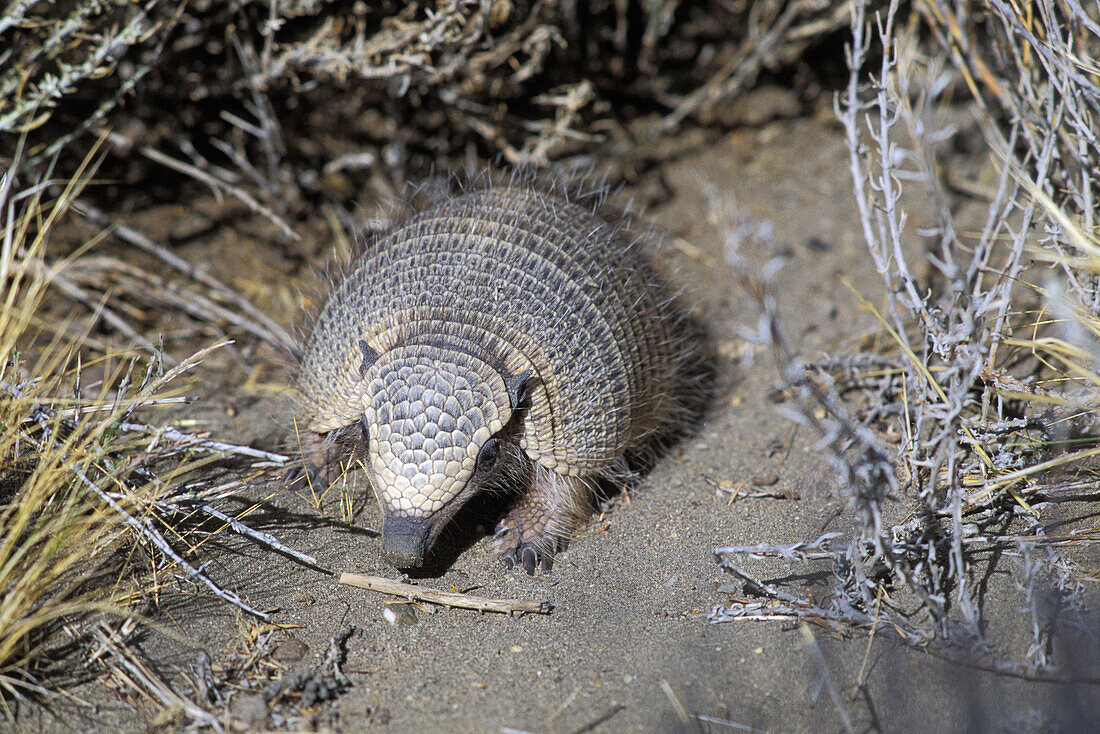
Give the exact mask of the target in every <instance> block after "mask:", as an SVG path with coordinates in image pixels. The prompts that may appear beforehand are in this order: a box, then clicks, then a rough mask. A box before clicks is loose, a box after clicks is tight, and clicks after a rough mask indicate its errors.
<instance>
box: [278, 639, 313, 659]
mask: <svg viewBox="0 0 1100 734" xmlns="http://www.w3.org/2000/svg"><path fill="white" fill-rule="evenodd" d="M307 652H309V645H307V644H306V643H304V642H302V641H301V640H299V639H298V638H297V637H291V638H290V639H289V640H283V641H282V642H280V643H279V644H278V645H276V646H275V649H274V650H273V651H272V652H271V658H272V659H273V660H276V661H277V662H280V663H284V664H286V665H293V664H294V663H298V662H301V660H302V658H304V657H305V656H306V653H307Z"/></svg>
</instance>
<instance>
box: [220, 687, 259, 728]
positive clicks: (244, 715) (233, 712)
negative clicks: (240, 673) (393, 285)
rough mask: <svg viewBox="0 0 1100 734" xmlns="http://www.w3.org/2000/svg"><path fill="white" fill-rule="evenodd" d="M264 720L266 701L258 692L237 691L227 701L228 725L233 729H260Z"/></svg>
mask: <svg viewBox="0 0 1100 734" xmlns="http://www.w3.org/2000/svg"><path fill="white" fill-rule="evenodd" d="M266 722H267V702H266V701H264V697H263V696H261V695H260V694H259V693H244V694H240V693H239V694H237V695H236V696H233V700H231V701H230V702H229V726H230V728H232V729H233V730H234V731H251V730H253V729H262V728H263V727H264V724H265V723H266Z"/></svg>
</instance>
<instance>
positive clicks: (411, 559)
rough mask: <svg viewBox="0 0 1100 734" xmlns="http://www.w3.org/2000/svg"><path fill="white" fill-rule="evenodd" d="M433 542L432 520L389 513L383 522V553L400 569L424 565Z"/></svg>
mask: <svg viewBox="0 0 1100 734" xmlns="http://www.w3.org/2000/svg"><path fill="white" fill-rule="evenodd" d="M431 540H432V522H431V518H423V517H409V516H407V515H393V514H390V513H387V514H386V516H385V518H384V519H383V520H382V551H383V552H384V553H385V554H386V558H387V559H389V562H390V563H392V564H393V565H395V566H397V567H398V568H417V567H419V566H421V565H423V563H424V555H425V554H426V553H427V552H428V548H429V546H430V545H431Z"/></svg>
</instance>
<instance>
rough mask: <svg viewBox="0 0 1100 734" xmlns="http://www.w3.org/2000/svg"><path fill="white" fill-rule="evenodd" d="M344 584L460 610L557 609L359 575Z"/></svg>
mask: <svg viewBox="0 0 1100 734" xmlns="http://www.w3.org/2000/svg"><path fill="white" fill-rule="evenodd" d="M340 583H341V584H346V585H348V586H356V587H358V588H360V589H369V590H370V591H377V592H380V593H382V594H392V595H394V596H403V597H405V598H407V599H416V600H417V601H426V602H431V603H432V604H442V605H443V606H445V607H457V608H459V609H476V610H478V611H479V612H503V613H505V614H511V613H514V612H520V613H521V614H524V613H527V612H530V613H532V614H549V613H550V610H551V609H553V606H552V605H551V604H550V602H547V601H542V602H538V601H524V600H523V599H486V598H484V597H480V596H470V595H469V594H461V593H459V592H457V591H440V590H439V589H428V588H425V587H423V586H415V585H413V584H405V583H402V582H400V581H394V580H393V579H388V578H385V577H383V576H365V575H362V574H358V573H347V572H345V573H342V574H340Z"/></svg>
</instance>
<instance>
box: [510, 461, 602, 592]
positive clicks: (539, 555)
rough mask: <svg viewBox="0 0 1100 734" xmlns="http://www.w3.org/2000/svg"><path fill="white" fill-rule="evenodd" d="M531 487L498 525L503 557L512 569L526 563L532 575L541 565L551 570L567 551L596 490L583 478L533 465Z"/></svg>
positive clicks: (544, 570)
mask: <svg viewBox="0 0 1100 734" xmlns="http://www.w3.org/2000/svg"><path fill="white" fill-rule="evenodd" d="M533 470H534V474H533V476H532V482H531V486H530V487H529V488H528V489H527V491H526V492H524V493H523V494H522V495H521V496H520V497H519V498H518V499H517V500H516V502H515V504H513V505H512V508H511V510H509V512H508V514H507V515H505V516H504V518H503V519H502V520H501V521H500V522H499V523H498V524H497V539H498V541H499V543H500V546H499V547H500V550H501V560H503V561H504V565H505V566H507V567H508V568H514V567H516V566H522V567H523V569H524V570H525V571H527V573H528V574H529V575H531V576H534V575H535V569H536V568H538V567H541V568H542V570H543V572H544V573H548V572H549V571H550V569H551V568H552V567H553V565H554V556H555V555H556V554H557V553H559V552H561V551H563V550H565V546H566V544H567V542H568V540H569V536H570V534H571V533H572V531H573V528H574V527H576V525H577V522H578V521H579V519H580V518H582V517H584V516H585V515H586V514H587V513H588V507H589V504H590V502H591V496H592V490H591V488H590V487H589V485H588V483H587V482H586V481H585V480H584V479H582V478H579V477H570V476H564V475H562V474H558V473H557V472H554V471H551V470H549V469H546V468H544V467H542V466H539V465H537V464H536V465H535V466H534V467H533Z"/></svg>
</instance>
